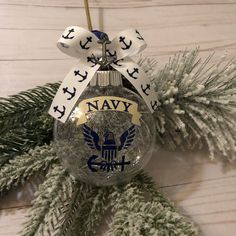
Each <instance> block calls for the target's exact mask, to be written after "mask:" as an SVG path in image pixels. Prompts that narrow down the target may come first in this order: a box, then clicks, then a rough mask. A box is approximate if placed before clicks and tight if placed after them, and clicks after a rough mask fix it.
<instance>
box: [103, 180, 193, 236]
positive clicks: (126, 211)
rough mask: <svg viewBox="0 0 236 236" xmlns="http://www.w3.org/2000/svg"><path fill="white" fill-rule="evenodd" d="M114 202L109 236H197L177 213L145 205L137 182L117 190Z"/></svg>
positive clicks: (188, 223)
mask: <svg viewBox="0 0 236 236" xmlns="http://www.w3.org/2000/svg"><path fill="white" fill-rule="evenodd" d="M111 201H112V204H111V205H112V206H113V207H112V211H113V212H114V218H113V221H112V222H111V224H110V228H109V231H108V232H107V233H106V236H114V235H131V236H132V235H143V236H152V235H155V236H159V235H160V236H162V235H189V236H190V235H197V230H196V228H195V227H194V226H193V225H192V224H191V223H190V222H188V220H186V219H185V218H184V217H183V216H181V215H179V214H178V213H177V212H176V211H173V210H171V209H170V208H169V207H165V206H163V205H162V204H161V203H160V202H158V201H153V200H151V201H145V199H144V195H143V192H142V191H141V190H140V189H139V187H138V186H137V184H136V183H135V181H133V182H131V183H129V184H127V185H126V186H124V187H121V188H117V189H116V190H115V191H114V192H113V193H112V194H111ZM165 202H167V200H166V201H165Z"/></svg>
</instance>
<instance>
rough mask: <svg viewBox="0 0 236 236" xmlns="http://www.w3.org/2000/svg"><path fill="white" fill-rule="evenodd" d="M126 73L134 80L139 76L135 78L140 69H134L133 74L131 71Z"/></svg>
mask: <svg viewBox="0 0 236 236" xmlns="http://www.w3.org/2000/svg"><path fill="white" fill-rule="evenodd" d="M126 72H127V73H128V75H129V76H130V77H131V78H133V79H137V78H138V77H137V76H134V74H135V73H137V74H138V73H139V69H138V68H134V69H133V71H132V72H130V71H129V69H127V70H126Z"/></svg>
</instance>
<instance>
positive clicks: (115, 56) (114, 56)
mask: <svg viewBox="0 0 236 236" xmlns="http://www.w3.org/2000/svg"><path fill="white" fill-rule="evenodd" d="M107 53H108V54H109V56H110V57H113V58H114V59H116V58H117V52H116V50H115V51H114V52H113V53H111V52H110V50H109V49H107Z"/></svg>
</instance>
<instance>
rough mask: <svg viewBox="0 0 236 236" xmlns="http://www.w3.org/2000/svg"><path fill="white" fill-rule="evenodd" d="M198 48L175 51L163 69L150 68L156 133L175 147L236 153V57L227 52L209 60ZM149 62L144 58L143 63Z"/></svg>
mask: <svg viewBox="0 0 236 236" xmlns="http://www.w3.org/2000/svg"><path fill="white" fill-rule="evenodd" d="M210 60H211V56H209V57H208V58H207V59H206V60H205V61H203V62H201V60H200V59H198V49H196V50H194V51H191V52H184V53H179V54H177V55H176V56H175V57H174V58H173V59H172V60H170V62H169V63H168V64H167V65H166V66H165V67H164V68H163V69H161V70H159V71H151V72H152V75H151V79H152V81H153V83H154V84H155V86H156V91H157V93H158V96H159V101H160V107H159V109H157V111H156V112H155V114H154V118H155V120H156V125H157V131H158V134H157V138H158V141H159V143H162V145H163V146H165V147H166V146H168V147H169V148H170V149H171V150H176V148H178V147H181V148H182V149H183V150H185V149H193V148H196V147H198V148H202V146H203V145H207V147H208V150H209V152H210V157H211V158H214V155H215V154H216V153H218V152H220V153H221V154H222V155H224V156H225V157H227V158H228V159H235V155H234V153H235V150H236V147H235V144H236V129H235V127H236V121H235V118H234V117H233V114H232V112H233V111H234V109H235V106H236V102H235V98H236V62H235V61H233V62H229V63H227V64H224V58H222V60H221V61H220V62H219V63H218V64H216V65H213V66H209V64H210ZM145 63H146V62H144V64H145Z"/></svg>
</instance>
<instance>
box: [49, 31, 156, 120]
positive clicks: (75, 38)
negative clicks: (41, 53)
mask: <svg viewBox="0 0 236 236" xmlns="http://www.w3.org/2000/svg"><path fill="white" fill-rule="evenodd" d="M103 43H104V42H103ZM57 46H58V48H59V49H60V50H61V51H62V52H64V53H65V54H67V55H69V56H72V57H75V58H78V59H79V62H78V65H76V66H75V67H73V68H72V69H71V70H70V72H69V73H68V74H67V75H66V77H65V79H64V80H63V82H62V84H61V86H60V87H59V89H58V91H57V93H56V95H55V97H54V99H53V102H52V104H51V107H50V109H49V114H50V115H52V116H53V117H54V118H55V119H57V120H60V121H61V122H63V123H64V122H65V121H66V120H67V118H68V117H69V115H70V113H71V111H72V109H73V107H74V106H75V104H76V102H77V100H78V99H79V97H80V95H81V94H82V92H83V91H84V89H85V88H86V87H87V85H88V83H89V82H90V81H91V79H92V78H93V76H94V74H95V73H96V71H97V70H98V69H99V68H100V67H101V64H100V63H99V59H98V58H100V57H101V52H102V50H101V48H102V45H101V42H100V41H99V39H98V38H97V36H96V35H95V34H94V33H92V32H90V31H88V30H86V29H83V28H81V27H78V26H70V27H68V28H66V30H65V31H64V33H63V34H62V36H61V38H60V39H59V41H58V43H57ZM145 47H146V43H145V41H144V39H143V37H142V36H141V35H140V33H139V32H138V31H137V30H135V29H129V30H125V31H122V32H120V33H119V34H118V35H117V36H116V37H115V38H114V39H113V40H112V41H111V42H110V44H106V45H105V49H106V53H107V54H108V55H109V56H110V57H111V58H113V61H112V62H111V64H110V66H111V67H113V68H114V69H115V70H117V71H119V72H120V73H121V74H122V75H123V76H124V77H125V78H127V79H128V80H129V81H130V82H131V84H132V85H133V86H134V87H135V88H136V90H137V91H138V92H139V94H140V95H141V96H142V98H143V99H144V101H145V103H146V104H147V106H148V107H149V109H150V111H151V112H154V110H155V109H156V108H157V106H158V104H159V102H158V100H157V94H156V92H155V90H154V88H153V86H152V85H151V83H150V79H149V78H148V77H147V75H146V73H145V72H144V71H143V70H142V69H141V68H140V66H138V65H137V64H136V63H135V62H134V61H133V60H132V59H131V58H130V56H133V55H135V54H138V53H140V52H141V51H142V50H144V48H145ZM114 58H115V59H114Z"/></svg>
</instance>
